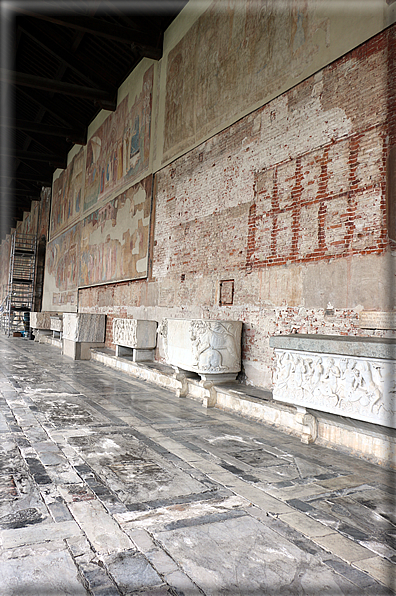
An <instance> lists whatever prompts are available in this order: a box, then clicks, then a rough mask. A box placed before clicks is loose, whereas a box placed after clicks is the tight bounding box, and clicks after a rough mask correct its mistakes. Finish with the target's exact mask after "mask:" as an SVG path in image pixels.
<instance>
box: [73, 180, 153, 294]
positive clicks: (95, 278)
mask: <svg viewBox="0 0 396 596" xmlns="http://www.w3.org/2000/svg"><path fill="white" fill-rule="evenodd" d="M151 186H152V177H151V176H149V177H148V178H146V179H145V180H143V181H142V182H140V183H139V184H136V185H135V186H132V187H131V188H129V189H128V190H127V191H125V192H124V193H122V194H121V195H119V196H118V197H116V198H115V199H114V200H112V201H110V202H109V203H106V205H104V206H103V207H101V208H100V209H97V210H96V211H94V212H93V213H91V214H90V215H89V216H88V217H86V218H85V219H84V220H83V222H82V229H81V248H80V255H79V259H80V275H79V285H80V286H88V285H93V284H98V283H105V282H113V281H121V280H126V279H139V278H143V277H146V276H147V265H148V239H149V228H150V210H151Z"/></svg>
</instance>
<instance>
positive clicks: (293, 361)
mask: <svg viewBox="0 0 396 596" xmlns="http://www.w3.org/2000/svg"><path fill="white" fill-rule="evenodd" d="M270 346H271V347H272V348H274V350H275V355H276V371H275V378H274V389H273V397H274V399H276V400H278V401H282V402H286V403H290V404H293V405H296V406H301V407H302V408H310V409H313V410H319V411H322V412H329V413H331V414H338V415H340V416H345V417H347V418H353V419H356V420H363V421H365V422H372V423H374V424H380V425H382V426H387V427H391V428H396V425H395V421H396V419H395V410H396V408H395V393H396V341H395V340H393V339H389V338H366V337H353V336H350V337H344V336H327V335H299V334H295V335H277V336H273V337H271V338H270Z"/></svg>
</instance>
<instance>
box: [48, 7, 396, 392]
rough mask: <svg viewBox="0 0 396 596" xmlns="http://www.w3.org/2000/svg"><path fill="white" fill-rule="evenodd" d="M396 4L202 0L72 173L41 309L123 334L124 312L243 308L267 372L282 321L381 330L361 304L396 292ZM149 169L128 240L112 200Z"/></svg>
mask: <svg viewBox="0 0 396 596" xmlns="http://www.w3.org/2000/svg"><path fill="white" fill-rule="evenodd" d="M280 5H282V8H281V9H280V8H279V7H280ZM357 5H358V7H357ZM225 6H226V8H225ZM330 6H332V8H329V7H330ZM395 6H396V5H395V4H389V3H387V2H386V1H385V0H375V1H374V2H367V3H361V2H358V3H355V2H350V3H342V6H341V3H334V5H331V4H329V3H328V2H324V1H323V2H322V1H321V0H318V1H314V0H312V1H311V0H310V1H308V2H305V3H300V2H295V3H294V2H291V3H277V2H269V3H268V2H266V3H264V2H263V3H257V2H246V3H240V2H235V3H233V2H227V3H224V2H216V1H215V2H212V3H210V2H195V1H194V0H192V1H191V2H189V4H188V5H187V6H186V8H185V9H184V10H183V11H182V12H181V14H180V15H179V17H178V18H177V19H176V20H175V21H174V23H173V24H172V25H171V27H170V28H169V29H168V31H167V32H166V35H165V41H164V55H163V58H162V59H161V60H160V61H159V62H158V63H154V62H153V61H151V60H147V59H144V60H143V61H142V62H141V63H140V65H139V67H138V68H137V69H135V71H134V73H132V75H131V76H130V77H129V78H128V79H127V80H126V81H125V83H124V84H123V85H122V86H121V88H120V90H119V94H118V108H117V111H116V112H115V113H110V112H101V113H100V114H99V116H98V117H97V118H96V119H95V121H94V122H93V123H92V124H91V126H90V128H89V131H88V144H87V147H85V148H75V149H74V150H73V152H71V153H70V156H69V162H68V168H67V170H65V172H64V173H62V172H57V174H56V177H55V180H54V190H56V191H57V192H56V193H54V199H53V206H52V207H53V209H52V214H51V234H50V243H49V247H48V251H47V265H46V274H45V294H44V303H43V309H45V310H55V311H60V310H64V311H73V310H74V311H76V310H77V309H78V310H79V311H81V312H97V313H105V314H107V315H108V317H107V330H106V343H107V345H109V346H112V319H113V318H114V317H125V316H126V317H134V318H142V319H153V320H157V321H160V320H161V319H162V318H163V317H186V318H194V317H197V318H200V317H205V318H219V319H220V318H221V319H224V318H225V319H227V318H228V319H238V320H242V321H243V322H244V332H243V353H242V359H243V367H244V372H243V375H244V377H243V378H244V379H245V380H246V382H248V383H253V384H256V385H259V386H262V387H270V386H271V382H272V369H273V362H272V356H273V355H272V351H271V350H270V348H269V343H268V338H269V336H270V335H273V334H274V333H290V332H293V331H294V332H296V331H297V332H301V333H306V332H311V333H318V332H320V333H333V334H352V335H356V334H372V332H371V331H369V330H361V329H360V328H359V327H358V324H357V322H358V313H359V312H360V311H361V310H362V309H374V310H376V309H378V310H391V309H392V308H393V306H394V300H393V288H394V265H393V260H394V257H393V256H392V247H391V245H390V243H389V240H388V231H387V219H386V210H387V205H386V200H387V197H386V170H387V160H388V156H389V147H390V146H392V145H394V144H395V139H394V127H393V129H392V125H391V122H392V119H393V118H394V108H392V106H393V105H394V98H395V90H394V80H395V77H394V65H393V61H392V59H391V56H392V52H394V44H395V41H394V31H393V29H392V28H390V29H388V30H386V31H384V32H383V33H378V32H380V31H381V30H383V29H384V27H386V26H387V25H389V24H390V23H391V22H392V21H393V20H394V16H395ZM372 36H374V37H372ZM359 44H362V45H359ZM356 46H359V47H356ZM352 48H356V49H354V50H353V51H352V52H350V53H348V54H346V55H344V54H345V52H349V51H350V50H351V49H352ZM76 164H77V165H76ZM80 165H81V167H80ZM98 176H99V177H98ZM152 176H153V178H152ZM148 180H150V184H152V187H150V188H151V191H150V193H151V192H152V196H153V203H152V204H151V203H149V202H148V195H149V194H150V193H149V192H148V190H147V189H148V187H147V186H146V187H145V188H146V191H145V192H146V199H145V211H144V215H143V216H142V222H143V221H144V222H145V226H144V229H141V228H139V227H138V228H136V229H134V230H132V228H133V226H132V227H131V233H130V235H131V239H129V240H128V242H127V243H126V244H125V242H126V236H125V234H128V230H129V228H130V226H129V224H128V225H127V228H128V230H127V229H126V227H125V226H126V220H125V218H123V217H117V216H116V215H115V216H114V217H113V216H112V215H111V213H113V211H114V206H115V204H117V205H121V207H122V202H123V201H124V200H125V196H126V194H127V193H129V192H133V194H138V191H139V185H140V187H141V186H142V185H143V186H144V185H147V184H149V183H148ZM131 189H133V190H131ZM138 203H139V201H138ZM150 205H151V210H150V209H149V211H147V208H148V206H150ZM77 207H78V208H77ZM117 208H118V207H117ZM112 210H113V211H112ZM120 213H121V212H120ZM106 214H109V217H108V216H107V215H106ZM93 220H94V221H95V229H92V230H90V231H89V234H88V236H87V234H86V231H87V228H86V226H87V222H88V223H89V222H92V221H93ZM84 229H85V236H84ZM132 232H133V233H137V234H138V235H137V236H136V235H135V236H134V237H133V238H132V235H133V234H132ZM84 238H85V240H84ZM87 245H90V246H91V249H89V250H88V251H87ZM137 245H141V247H142V252H139V255H137V256H136V258H135V256H134V255H135V253H134V248H135V247H136V246H137ZM123 246H124V247H125V246H130V248H131V250H130V251H129V252H128V254H125V253H123V250H124V249H123V248H122V247H123ZM106 251H107V253H106ZM105 253H106V254H110V256H109V257H108V259H107V258H103V257H102V256H101V255H104V254H105ZM87 254H88V255H89V256H90V258H91V257H92V259H93V261H95V259H96V260H97V261H98V262H99V261H100V262H101V263H102V262H104V263H106V262H108V263H109V264H111V263H113V265H114V267H113V268H112V266H110V265H109V267H107V268H106V267H105V268H104V269H101V270H100V271H99V269H98V271H97V274H95V275H91V269H92V267H91V265H92V262H93V261H92V259H91V261H90V260H89V259H88V260H87V261H86V271H85V273H81V267H82V263H83V262H84V258H85V257H84V255H87ZM142 259H143V260H144V263H145V266H144V267H143V268H142V269H141V270H140V271H138V267H137V260H139V261H140V262H142ZM89 263H91V265H90V264H89ZM125 263H126V264H127V266H125ZM117 267H121V268H122V267H124V271H120V270H119V269H117ZM93 269H95V267H94V268H93ZM95 270H96V269H95ZM114 271H115V272H116V273H114ZM113 273H114V274H113ZM99 284H101V285H99ZM88 286H90V287H88ZM379 333H382V334H383V333H384V332H383V331H382V332H379ZM157 357H158V358H162V357H163V353H162V348H161V346H159V349H158V352H157Z"/></svg>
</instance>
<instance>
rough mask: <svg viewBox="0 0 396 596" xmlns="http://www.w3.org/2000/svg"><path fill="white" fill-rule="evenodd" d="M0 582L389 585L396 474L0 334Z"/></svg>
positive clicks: (174, 590)
mask: <svg viewBox="0 0 396 596" xmlns="http://www.w3.org/2000/svg"><path fill="white" fill-rule="evenodd" d="M0 438H1V442H0V577H1V581H2V584H1V589H0V594H1V596H3V594H4V596H8V595H11V594H12V595H13V596H16V595H18V596H24V595H25V594H26V596H30V595H33V594H40V595H41V596H57V595H58V594H70V595H73V596H74V595H77V596H79V595H80V594H81V595H82V594H88V595H90V596H103V595H105V594H106V596H117V595H120V594H121V595H124V596H127V595H131V594H140V595H142V594H147V595H148V594H151V595H152V596H155V595H157V596H160V595H161V596H165V595H168V596H176V595H178V596H180V595H181V594H185V595H187V594H191V595H193V594H194V595H198V594H201V596H202V595H207V596H209V595H213V596H220V595H222V596H226V595H230V596H231V595H232V596H233V595H234V594H239V595H243V596H256V595H257V596H258V595H262V594H271V595H273V596H278V595H281V594H282V595H293V596H294V594H301V595H311V594H312V595H314V594H315V595H317V594H320V595H322V594H328V595H329V596H330V595H331V596H336V595H346V594H352V595H355V594H356V595H359V596H360V595H362V594H368V595H369V596H382V595H385V594H393V593H394V573H393V570H394V569H395V564H396V560H395V554H396V550H395V541H396V516H395V508H394V490H393V488H394V486H395V482H394V481H395V477H394V475H393V474H391V473H390V472H388V471H386V470H384V469H382V468H380V467H378V466H375V465H372V464H370V463H369V462H365V461H362V460H357V459H355V458H352V457H349V456H347V455H344V454H341V453H338V452H336V451H331V450H328V449H324V448H323V447H320V446H318V445H304V444H302V443H301V442H300V441H299V440H298V439H297V438H294V437H292V436H288V435H284V434H282V433H280V432H278V431H276V430H275V429H274V428H271V427H268V426H265V425H264V424H260V423H257V422H253V421H250V420H248V419H245V418H242V417H238V416H236V415H233V414H230V413H227V412H222V411H219V410H216V409H211V410H206V409H203V408H202V407H201V405H200V404H199V403H198V402H197V401H194V400H190V399H178V398H177V397H176V396H175V395H174V394H173V393H172V392H169V391H166V390H165V389H162V388H160V387H158V386H155V385H151V384H150V383H147V382H144V381H139V380H136V379H132V378H130V377H128V376H127V375H126V374H124V373H121V372H116V371H114V370H111V369H106V367H105V366H103V365H101V364H99V363H97V362H86V361H71V360H69V359H68V358H66V357H64V356H62V355H61V353H60V351H59V350H58V349H57V348H55V347H52V346H47V345H44V344H38V343H36V342H29V341H27V340H23V339H17V338H5V337H3V336H0Z"/></svg>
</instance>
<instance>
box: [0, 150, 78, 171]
mask: <svg viewBox="0 0 396 596" xmlns="http://www.w3.org/2000/svg"><path fill="white" fill-rule="evenodd" d="M3 156H4V157H5V156H7V157H15V158H16V159H19V160H20V161H38V162H46V163H50V164H52V165H53V166H55V167H57V168H63V169H65V168H66V166H67V160H66V156H63V155H60V154H57V153H38V152H36V151H19V150H18V149H17V150H16V151H13V152H11V151H10V152H9V153H6V152H5V151H4V150H2V151H1V153H0V157H3Z"/></svg>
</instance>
